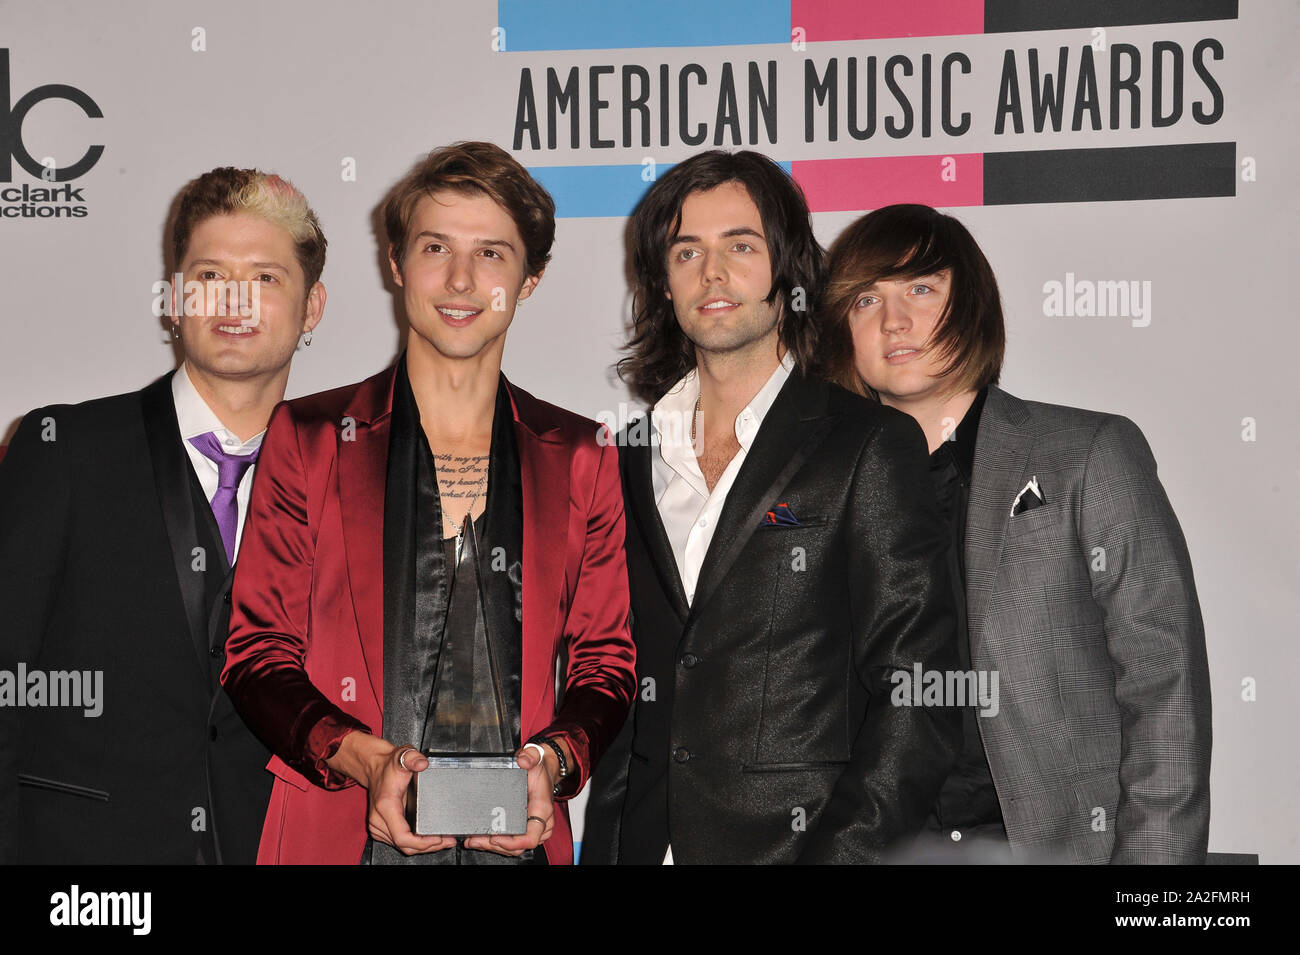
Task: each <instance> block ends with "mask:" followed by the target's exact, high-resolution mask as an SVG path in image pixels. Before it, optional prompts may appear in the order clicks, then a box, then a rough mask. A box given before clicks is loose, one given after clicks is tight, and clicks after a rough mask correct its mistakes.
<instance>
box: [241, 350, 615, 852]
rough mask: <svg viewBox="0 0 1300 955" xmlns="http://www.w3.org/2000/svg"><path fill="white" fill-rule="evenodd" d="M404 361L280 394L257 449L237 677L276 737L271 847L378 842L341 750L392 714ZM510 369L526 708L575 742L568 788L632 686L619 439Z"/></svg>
mask: <svg viewBox="0 0 1300 955" xmlns="http://www.w3.org/2000/svg"><path fill="white" fill-rule="evenodd" d="M396 367H397V366H396V365H394V366H392V367H390V368H388V369H385V370H384V371H382V372H380V373H379V374H377V375H375V376H373V377H371V378H368V379H366V380H365V381H363V382H361V383H359V384H354V385H348V386H346V387H344V388H338V389H335V390H334V391H328V392H325V393H323V394H319V395H312V396H310V397H306V398H299V399H296V400H294V401H289V402H285V403H283V404H281V405H279V406H278V407H277V408H276V410H275V413H274V414H273V415H272V416H271V424H270V427H269V429H268V432H267V436H266V441H265V442H264V445H263V450H262V456H261V458H260V459H259V461H258V470H257V479H256V480H255V481H254V484H253V494H252V498H251V500H250V502H249V509H248V521H247V525H246V527H245V528H244V537H243V542H242V543H241V544H240V554H239V561H238V570H237V571H236V574H235V587H234V609H233V612H232V614H231V633H230V640H229V642H228V643H227V645H226V651H227V663H226V668H225V670H224V671H223V673H222V674H221V680H222V683H223V684H224V685H225V687H226V689H227V691H228V692H229V693H230V696H231V697H232V698H233V699H234V701H235V705H236V706H237V707H238V708H239V711H240V712H241V713H242V714H243V715H244V717H245V719H247V720H248V722H249V725H251V726H253V727H254V728H256V729H257V730H258V732H259V733H261V734H262V736H263V738H264V739H265V740H266V741H267V743H268V744H269V745H270V747H271V750H272V751H273V752H274V754H275V755H274V756H273V757H272V758H271V761H270V764H269V766H268V768H269V769H270V770H271V772H272V773H273V774H274V775H275V777H276V781H275V785H274V788H273V789H272V791H271V804H270V808H269V809H268V810H267V817H266V826H265V828H264V829H263V831H262V843H261V848H260V850H259V852H258V862H259V863H341V864H355V863H357V862H358V861H359V860H360V858H361V852H362V849H363V848H364V846H365V842H366V806H367V802H366V792H365V790H364V789H362V788H361V787H360V786H356V785H353V784H352V783H351V781H350V780H348V779H347V778H346V777H344V776H343V775H342V774H340V773H337V772H335V771H334V770H332V769H330V768H329V767H328V766H327V765H326V764H325V759H327V758H328V757H329V756H330V755H332V754H333V752H334V751H335V749H336V746H335V745H334V744H336V743H337V741H338V740H341V739H342V737H343V736H344V735H345V734H346V732H348V731H349V730H350V729H352V728H364V729H369V730H370V731H372V732H375V733H379V732H380V731H381V728H382V718H383V712H384V703H383V692H384V669H383V668H384V567H383V563H384V562H383V536H384V535H383V530H384V489H385V478H386V473H387V463H388V445H389V440H388V439H389V421H390V417H391V412H392V402H393V381H394V376H395V371H396ZM506 384H507V388H508V390H509V392H510V400H511V403H512V405H513V408H514V426H515V436H516V439H517V441H518V445H519V463H520V478H521V480H522V484H523V509H524V534H523V548H524V553H523V615H524V619H523V643H524V645H523V670H522V683H523V687H522V696H523V699H522V700H521V706H520V719H521V723H522V731H523V737H524V739H528V738H529V737H531V736H533V735H535V734H538V733H542V732H545V733H546V735H548V736H558V737H562V738H564V739H565V740H566V741H567V742H568V744H569V746H570V748H571V750H572V752H573V756H574V759H573V762H574V765H573V766H571V767H570V772H571V774H572V775H571V776H570V778H569V780H568V782H567V783H566V785H567V787H568V788H567V790H566V791H565V792H564V793H562V796H563V797H564V798H567V796H570V795H572V794H573V793H575V792H577V790H578V788H579V787H580V786H582V785H583V784H585V783H586V781H587V778H588V776H589V774H590V772H591V768H592V766H594V765H595V763H596V762H597V761H598V760H599V758H600V755H601V753H603V752H604V750H605V748H606V746H608V745H609V743H610V741H611V740H612V739H613V738H614V736H615V735H616V734H617V733H618V730H619V726H620V725H621V724H622V722H623V720H624V717H625V716H626V714H627V708H628V701H629V699H630V697H631V693H632V675H633V665H634V664H633V657H634V650H633V646H632V641H631V638H630V636H629V633H628V598H627V570H626V565H625V560H624V551H623V498H622V495H621V494H620V493H619V480H618V472H617V468H616V465H617V452H616V450H615V448H614V447H613V446H612V445H611V444H608V443H607V444H606V445H605V446H604V447H602V446H601V445H600V444H599V443H598V441H597V433H598V429H597V425H596V423H595V422H594V421H588V420H587V419H585V418H581V417H579V416H578V415H575V414H572V413H571V412H568V411H565V410H563V409H561V408H557V407H555V406H554V405H551V404H547V403H546V402H544V401H539V400H538V399H536V398H534V397H533V396H532V395H530V394H528V392H526V391H524V390H523V389H521V388H515V387H514V386H512V385H510V384H509V382H507V383H506ZM558 660H563V661H564V663H565V666H564V669H563V670H562V671H561V672H562V675H563V687H564V690H563V696H562V698H561V699H559V700H557V695H556V687H555V684H556V665H557V661H558ZM400 742H405V741H400ZM555 823H556V824H555V832H554V835H553V836H552V837H551V839H550V840H548V841H547V842H546V843H545V848H546V857H547V861H548V862H550V863H551V864H552V865H555V864H561V863H566V862H571V861H572V859H573V846H572V842H571V837H570V831H569V825H568V818H567V813H566V811H565V807H564V806H563V805H562V804H561V805H560V806H558V807H557V812H556V820H555Z"/></svg>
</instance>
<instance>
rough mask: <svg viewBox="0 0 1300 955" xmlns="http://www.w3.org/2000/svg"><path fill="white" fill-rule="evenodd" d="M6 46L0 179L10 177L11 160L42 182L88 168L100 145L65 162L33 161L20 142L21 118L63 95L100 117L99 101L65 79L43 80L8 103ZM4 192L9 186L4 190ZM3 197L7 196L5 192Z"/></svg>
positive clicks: (0, 90) (3, 53) (1, 71)
mask: <svg viewBox="0 0 1300 955" xmlns="http://www.w3.org/2000/svg"><path fill="white" fill-rule="evenodd" d="M10 99H11V97H10V84H9V50H8V49H0V182H12V181H13V161H14V160H15V159H16V160H18V165H20V166H22V167H23V169H25V170H26V171H27V172H29V173H31V174H32V175H33V176H35V177H36V178H37V179H42V180H44V181H46V182H67V181H69V180H71V179H77V178H78V177H80V176H84V175H85V174H86V173H87V172H89V171H90V169H91V167H93V166H94V165H95V163H97V162H99V157H100V156H102V155H103V154H104V147H103V146H89V147H87V149H86V152H85V154H84V155H83V156H82V157H81V158H80V159H78V160H77V161H76V162H74V163H72V164H71V165H67V166H58V167H53V166H46V165H45V164H43V163H40V162H37V161H36V159H35V158H34V157H33V156H32V154H31V153H29V152H28V151H27V147H26V145H24V143H23V121H24V120H25V119H26V118H27V114H28V113H29V112H31V109H32V107H33V106H35V105H36V104H37V103H41V102H43V101H45V100H47V99H66V100H68V101H69V102H72V103H75V104H76V105H77V106H80V107H81V110H82V112H84V113H85V114H86V115H87V116H88V117H90V118H91V119H102V118H103V116H104V113H103V111H102V110H100V108H99V104H98V103H96V102H95V101H94V100H93V99H91V98H90V96H88V95H87V94H86V93H85V92H84V91H82V90H79V89H77V88H76V87H75V86H68V85H67V84H65V83H47V84H45V85H44V86H38V87H36V88H35V89H33V90H29V91H28V92H26V93H24V94H23V95H22V96H20V97H18V102H16V103H14V104H13V105H12V106H11V105H10ZM5 191H6V192H8V191H10V190H5ZM5 198H7V199H8V198H9V197H8V196H6V197H5Z"/></svg>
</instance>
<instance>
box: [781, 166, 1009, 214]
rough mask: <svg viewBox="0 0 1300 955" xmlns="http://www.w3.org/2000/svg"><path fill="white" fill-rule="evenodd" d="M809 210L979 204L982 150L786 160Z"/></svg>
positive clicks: (981, 196)
mask: <svg viewBox="0 0 1300 955" xmlns="http://www.w3.org/2000/svg"><path fill="white" fill-rule="evenodd" d="M790 166H791V175H793V176H794V178H795V181H796V182H798V183H799V185H800V186H802V187H803V191H804V195H805V196H807V197H808V208H809V209H811V210H812V211H813V212H854V211H858V210H863V211H865V210H868V209H879V208H880V207H881V206H889V205H893V204H894V203H896V202H920V203H924V204H925V205H927V206H935V207H937V208H941V209H951V208H955V207H957V206H982V205H983V204H984V154H983V153H956V154H953V155H949V156H877V157H873V158H870V159H806V160H802V161H800V160H796V161H795V162H793V163H791V164H790Z"/></svg>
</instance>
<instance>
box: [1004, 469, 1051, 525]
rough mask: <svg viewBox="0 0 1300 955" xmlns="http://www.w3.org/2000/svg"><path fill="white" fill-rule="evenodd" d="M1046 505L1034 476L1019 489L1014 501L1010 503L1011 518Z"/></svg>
mask: <svg viewBox="0 0 1300 955" xmlns="http://www.w3.org/2000/svg"><path fill="white" fill-rule="evenodd" d="M1046 503H1047V498H1045V497H1043V490H1042V488H1040V487H1039V486H1038V475H1037V474H1035V475H1034V476H1033V477H1031V478H1030V479H1029V483H1028V484H1026V485H1025V486H1024V487H1023V488H1021V489H1020V493H1019V494H1017V495H1016V499H1015V500H1014V501H1012V502H1011V516H1012V517H1015V516H1016V515H1017V514H1023V513H1025V511H1032V510H1033V509H1034V508H1036V507H1042V506H1043V505H1044V504H1046Z"/></svg>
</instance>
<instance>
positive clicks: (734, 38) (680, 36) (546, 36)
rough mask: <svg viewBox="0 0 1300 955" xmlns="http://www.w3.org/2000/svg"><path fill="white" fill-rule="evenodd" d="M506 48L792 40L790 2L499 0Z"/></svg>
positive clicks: (600, 47)
mask: <svg viewBox="0 0 1300 955" xmlns="http://www.w3.org/2000/svg"><path fill="white" fill-rule="evenodd" d="M497 26H499V27H501V28H503V29H504V30H505V37H504V40H505V51H506V52H523V51H529V50H617V49H627V48H639V47H651V46H740V45H743V44H748V43H789V42H790V0H643V2H637V0H633V2H630V3H624V2H618V3H610V2H608V0H547V2H545V3H541V2H538V0H497Z"/></svg>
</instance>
